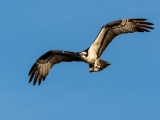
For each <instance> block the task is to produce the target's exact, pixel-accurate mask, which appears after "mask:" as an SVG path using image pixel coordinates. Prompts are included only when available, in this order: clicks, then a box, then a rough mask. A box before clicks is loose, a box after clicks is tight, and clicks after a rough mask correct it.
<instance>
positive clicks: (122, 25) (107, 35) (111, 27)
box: [89, 18, 154, 58]
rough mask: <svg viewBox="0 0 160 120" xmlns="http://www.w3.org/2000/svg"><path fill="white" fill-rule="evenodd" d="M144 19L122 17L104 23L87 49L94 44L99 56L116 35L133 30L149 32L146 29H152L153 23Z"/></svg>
mask: <svg viewBox="0 0 160 120" xmlns="http://www.w3.org/2000/svg"><path fill="white" fill-rule="evenodd" d="M146 20H147V19H144V18H134V19H123V20H117V21H114V22H110V23H108V24H105V25H104V26H103V27H102V29H101V30H100V32H99V34H98V36H97V38H96V39H95V41H94V42H93V44H92V45H91V47H90V48H89V49H92V47H95V46H96V48H97V49H96V50H95V51H96V52H97V57H98V58H99V57H100V56H101V55H102V53H103V51H104V50H105V49H106V47H107V46H108V45H109V43H110V42H111V41H112V40H113V39H114V38H115V37H116V36H117V35H120V34H124V33H133V32H150V31H149V30H148V29H154V28H153V27H151V25H153V23H150V22H146ZM97 44H98V45H97ZM91 51H92V50H91Z"/></svg>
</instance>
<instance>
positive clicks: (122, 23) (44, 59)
mask: <svg viewBox="0 0 160 120" xmlns="http://www.w3.org/2000/svg"><path fill="white" fill-rule="evenodd" d="M146 20H147V19H143V18H134V19H123V20H117V21H114V22H110V23H108V24H105V25H104V26H103V27H102V28H101V30H100V32H99V34H98V36H97V37H96V39H95V41H94V42H93V44H92V45H91V46H90V47H89V48H87V49H86V50H84V51H82V52H79V53H75V52H69V51H61V50H51V51H49V52H47V53H45V54H44V55H42V56H41V57H40V58H39V59H38V60H37V61H36V63H34V65H33V66H32V68H31V70H30V72H29V74H28V75H29V76H30V79H29V83H30V82H31V81H32V79H34V82H33V85H35V84H36V82H37V81H38V84H39V85H40V84H41V82H42V80H43V81H44V80H45V78H46V76H47V75H48V73H49V71H50V69H51V68H52V67H53V66H54V65H55V64H58V63H60V62H71V61H83V62H86V63H88V64H89V68H90V69H89V70H90V72H98V71H101V70H103V69H104V68H106V67H107V66H109V65H110V63H109V62H106V61H104V60H101V59H100V56H101V55H102V53H103V51H104V50H105V49H106V47H107V46H108V45H109V43H110V42H111V41H112V40H113V39H114V38H115V37H116V36H118V35H120V34H123V33H133V32H149V30H148V29H154V28H153V27H151V26H152V25H153V23H150V22H146Z"/></svg>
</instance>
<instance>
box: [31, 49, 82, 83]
mask: <svg viewBox="0 0 160 120" xmlns="http://www.w3.org/2000/svg"><path fill="white" fill-rule="evenodd" d="M71 61H81V59H80V58H79V56H78V54H77V53H74V52H69V51H60V50H51V51H48V52H47V53H45V54H43V55H42V56H41V57H40V58H39V59H38V60H37V61H36V62H35V63H34V65H33V66H32V68H31V69H30V71H29V74H28V76H30V79H29V83H30V82H31V81H32V79H33V78H34V82H33V85H35V84H36V82H37V81H38V84H39V85H40V84H41V82H42V79H43V81H44V80H45V78H46V76H47V75H48V73H49V71H50V69H51V68H52V67H53V66H54V64H57V63H60V62H71Z"/></svg>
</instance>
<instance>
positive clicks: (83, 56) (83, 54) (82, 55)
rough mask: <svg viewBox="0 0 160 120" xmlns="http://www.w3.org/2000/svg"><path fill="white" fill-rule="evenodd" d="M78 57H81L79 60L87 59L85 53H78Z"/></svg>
mask: <svg viewBox="0 0 160 120" xmlns="http://www.w3.org/2000/svg"><path fill="white" fill-rule="evenodd" d="M79 55H80V56H81V58H83V59H85V58H86V57H87V55H88V54H87V52H80V53H79Z"/></svg>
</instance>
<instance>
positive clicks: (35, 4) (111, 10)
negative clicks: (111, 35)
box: [0, 0, 160, 120]
mask: <svg viewBox="0 0 160 120" xmlns="http://www.w3.org/2000/svg"><path fill="white" fill-rule="evenodd" d="M159 4H160V1H159V0H152V1H149V0H148V1H147V0H133V1H129V0H121V1H119V0H114V1H113V0H110V1H107V0H92V1H91V0H88V1H86V0H79V1H78V0H77V1H74V0H68V1H66V0H1V1H0V38H1V40H0V45H1V47H0V51H1V53H0V55H1V62H0V66H1V67H0V71H1V75H0V77H1V84H0V118H1V119H2V120H12V119H14V120H37V119H38V120H46V119H47V120H160V102H159V101H160V74H159V71H160V64H159V63H160V52H159V51H160V47H159V46H160V40H159V31H160V28H159V26H160V23H159V21H160V17H159V11H160V7H159ZM138 17H140V18H147V19H148V21H149V22H153V23H154V24H155V25H154V27H155V30H152V31H151V32H150V33H134V34H127V35H121V36H118V37H116V38H115V40H114V41H113V42H112V43H111V44H110V45H109V46H108V48H107V49H106V50H105V52H104V53H103V55H102V57H101V58H102V59H104V60H106V61H109V62H111V63H112V64H111V66H109V67H108V68H106V69H105V70H103V71H101V72H97V73H89V70H88V65H87V64H84V63H76V62H73V63H61V64H58V65H55V66H54V67H53V68H52V69H51V71H50V74H49V75H48V76H47V78H46V80H45V81H44V82H42V84H41V86H38V85H36V86H33V85H32V84H29V83H28V79H29V77H28V76H27V75H28V72H29V70H30V67H31V66H32V65H33V63H34V62H35V61H36V60H37V58H38V57H40V56H41V55H42V54H44V53H45V52H47V51H49V50H52V49H54V50H68V51H75V52H77V51H81V50H84V49H86V48H87V47H88V46H90V45H91V43H92V42H93V41H94V39H95V37H96V36H97V34H98V32H99V30H100V28H101V27H102V25H104V24H106V23H108V22H111V21H114V20H118V19H122V18H138Z"/></svg>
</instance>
